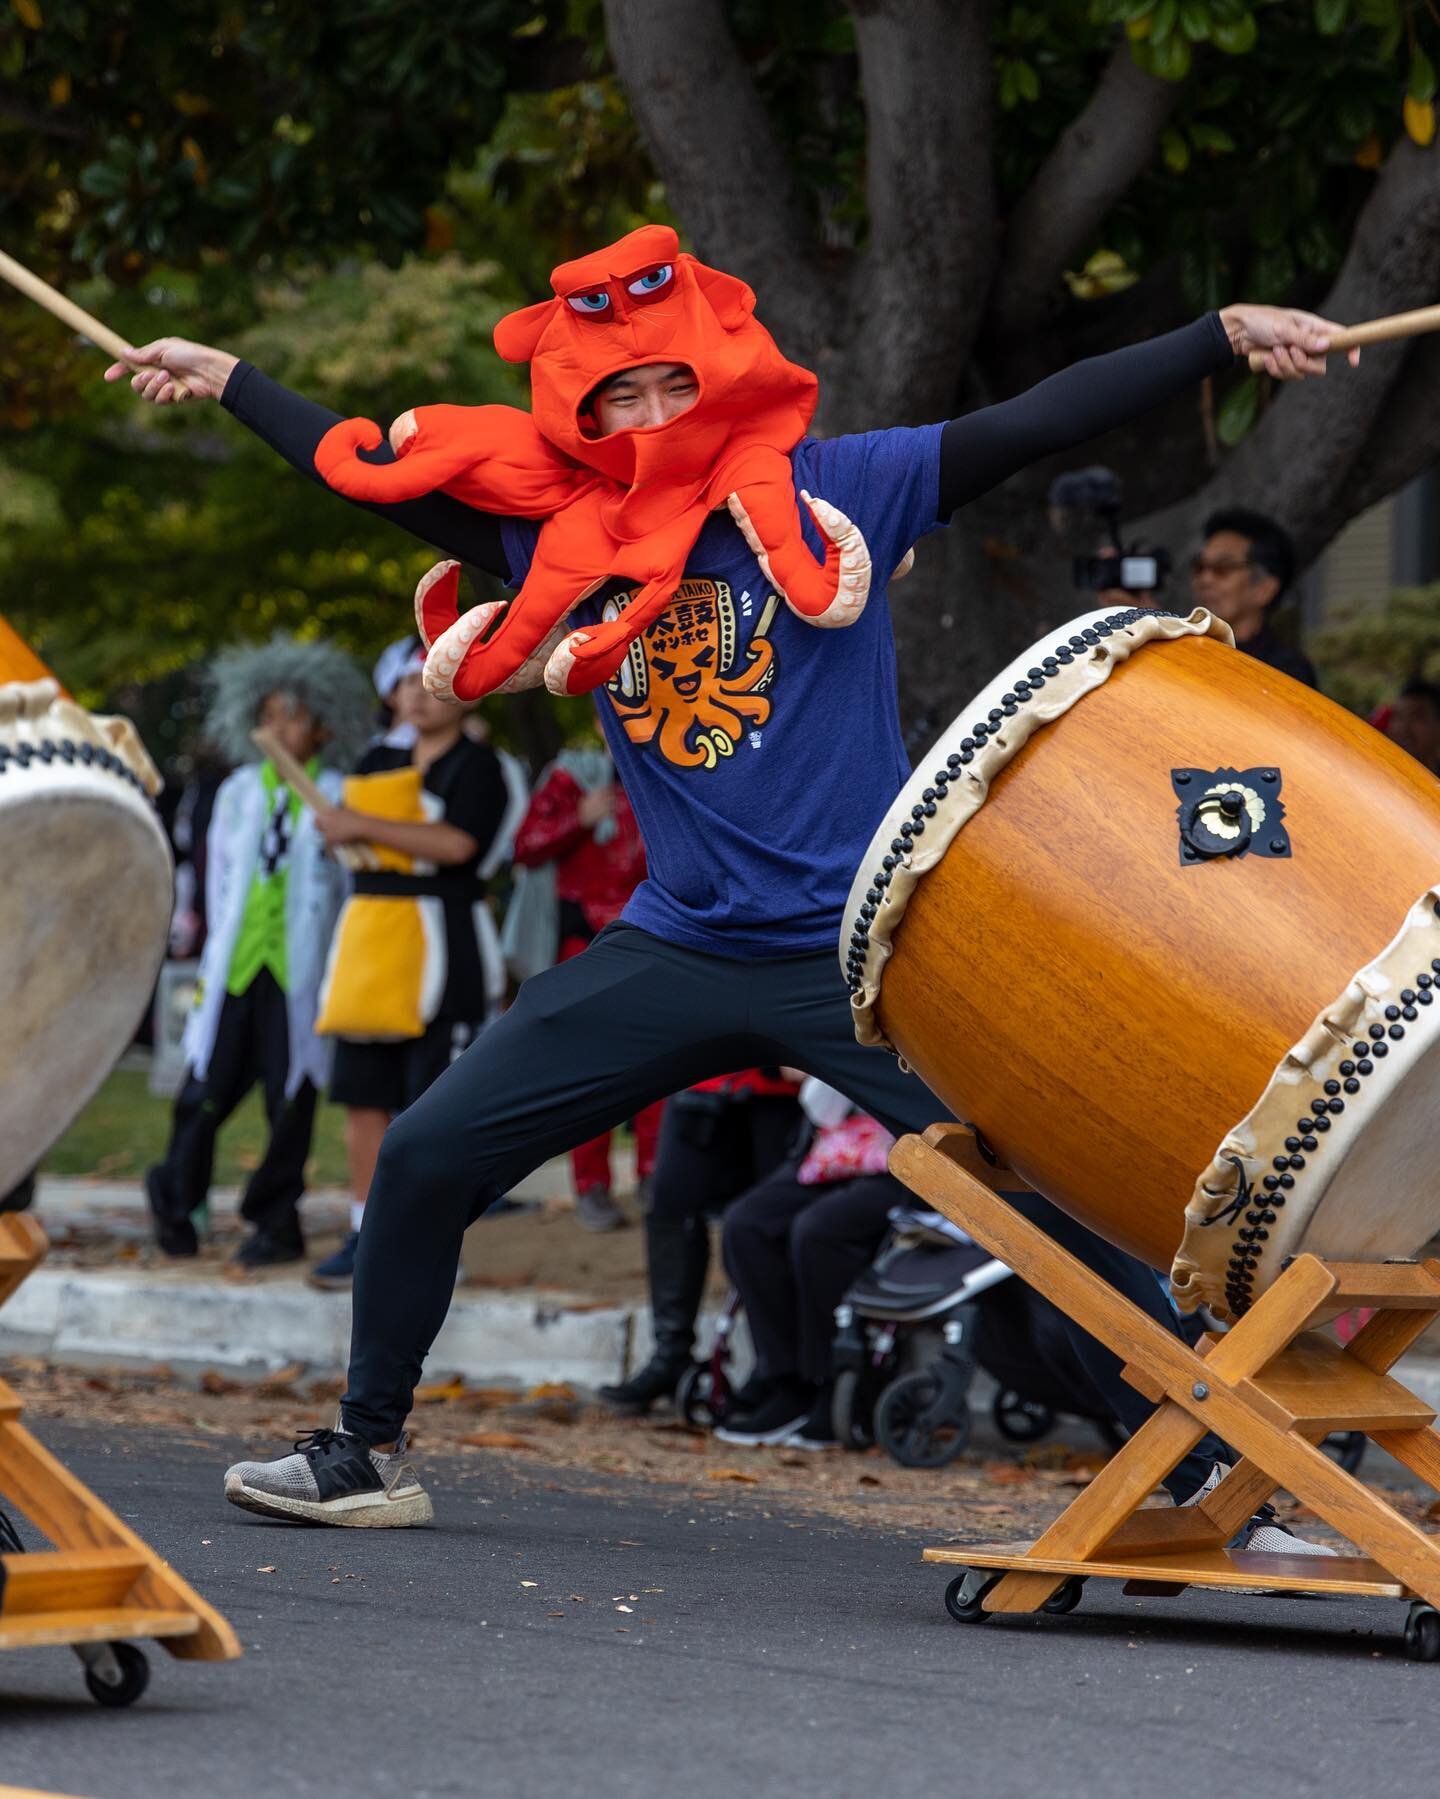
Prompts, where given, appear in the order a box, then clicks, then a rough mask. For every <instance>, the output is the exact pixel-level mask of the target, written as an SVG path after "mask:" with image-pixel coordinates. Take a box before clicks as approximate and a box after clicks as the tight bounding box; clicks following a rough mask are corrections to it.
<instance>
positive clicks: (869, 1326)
mask: <svg viewBox="0 0 1440 1799" xmlns="http://www.w3.org/2000/svg"><path fill="white" fill-rule="evenodd" d="M890 1223H891V1234H890V1236H889V1237H888V1238H887V1239H886V1241H885V1244H884V1245H883V1247H882V1248H881V1251H880V1254H879V1255H878V1256H877V1257H876V1259H875V1261H874V1262H873V1263H872V1265H871V1266H870V1267H869V1268H868V1269H867V1270H866V1271H865V1273H864V1274H863V1275H861V1277H860V1279H859V1280H858V1281H856V1282H855V1284H854V1286H853V1287H851V1289H850V1291H849V1293H847V1294H846V1296H845V1298H844V1300H843V1301H842V1302H841V1304H840V1305H839V1306H837V1307H836V1310H835V1324H836V1337H835V1399H834V1415H833V1421H834V1426H835V1435H836V1437H837V1438H838V1440H839V1441H840V1443H841V1444H842V1445H844V1446H845V1447H846V1448H850V1449H866V1448H868V1447H869V1446H870V1445H871V1444H872V1443H879V1444H880V1446H881V1447H882V1448H883V1449H884V1450H885V1451H886V1452H887V1453H888V1454H889V1455H891V1456H893V1458H894V1459H895V1460H896V1461H897V1462H899V1463H901V1464H902V1466H904V1467H907V1468H942V1467H944V1466H945V1464H946V1463H948V1462H951V1461H953V1460H954V1459H955V1457H956V1456H958V1455H959V1454H960V1453H961V1451H962V1450H963V1449H964V1448H965V1446H966V1444H967V1443H968V1442H969V1440H970V1429H971V1414H970V1404H969V1392H970V1385H971V1382H972V1381H973V1379H974V1377H975V1370H976V1367H977V1365H978V1366H979V1367H982V1368H984V1369H985V1370H986V1372H987V1373H988V1374H990V1375H992V1376H993V1377H994V1379H995V1380H996V1381H997V1382H998V1383H999V1388H1000V1390H999V1392H998V1393H997V1394H996V1396H995V1400H994V1404H993V1407H992V1414H993V1417H994V1420H995V1425H996V1428H997V1429H998V1430H999V1431H1000V1433H1001V1434H1002V1435H1003V1436H1005V1437H1008V1438H1009V1439H1010V1441H1011V1442H1015V1443H1033V1442H1036V1441H1037V1440H1038V1439H1039V1438H1041V1437H1043V1436H1045V1435H1046V1434H1047V1433H1048V1432H1049V1431H1050V1430H1051V1429H1053V1427H1054V1424H1055V1421H1056V1418H1057V1417H1058V1416H1059V1415H1060V1414H1062V1413H1067V1414H1069V1415H1070V1416H1072V1417H1078V1418H1084V1419H1086V1420H1088V1421H1089V1422H1090V1423H1091V1424H1093V1425H1094V1426H1095V1428H1096V1429H1097V1430H1098V1431H1099V1432H1100V1434H1101V1436H1102V1437H1104V1438H1105V1440H1106V1442H1107V1443H1109V1444H1110V1445H1111V1446H1112V1447H1117V1448H1118V1447H1119V1445H1120V1443H1121V1442H1122V1441H1123V1438H1122V1436H1121V1433H1120V1431H1119V1430H1118V1429H1117V1427H1116V1425H1115V1424H1114V1422H1113V1421H1112V1420H1111V1419H1110V1417H1109V1416H1108V1414H1107V1413H1106V1411H1105V1409H1104V1407H1103V1405H1102V1404H1101V1402H1100V1399H1099V1397H1098V1395H1097V1394H1096V1393H1095V1391H1094V1389H1093V1387H1092V1386H1091V1384H1090V1381H1089V1379H1088V1377H1087V1376H1086V1374H1085V1372H1084V1370H1083V1369H1082V1368H1081V1366H1080V1364H1079V1362H1078V1361H1077V1360H1076V1357H1075V1353H1074V1351H1073V1350H1072V1349H1071V1347H1070V1342H1069V1339H1068V1337H1067V1335H1066V1333H1065V1328H1064V1325H1063V1322H1062V1320H1061V1317H1060V1314H1059V1313H1058V1312H1057V1311H1056V1310H1055V1308H1054V1307H1053V1306H1052V1305H1050V1303H1049V1302H1048V1301H1047V1300H1044V1299H1042V1298H1041V1297H1040V1296H1039V1294H1037V1293H1035V1292H1033V1291H1032V1290H1031V1289H1030V1288H1028V1287H1027V1286H1025V1285H1024V1283H1023V1282H1021V1281H1018V1280H1016V1279H1015V1278H1014V1276H1013V1275H1012V1274H1011V1272H1010V1270H1009V1269H1008V1268H1007V1267H1006V1266H1005V1264H1004V1263H1003V1262H997V1261H995V1260H994V1259H993V1257H991V1256H990V1255H989V1254H988V1252H987V1251H985V1250H983V1249H981V1248H980V1247H979V1246H978V1245H977V1244H975V1243H972V1242H971V1241H970V1239H969V1238H968V1237H967V1236H966V1235H965V1233H964V1232H963V1231H962V1230H961V1229H960V1228H959V1226H958V1225H955V1224H952V1223H951V1222H950V1220H949V1219H948V1218H945V1217H943V1216H941V1214H939V1213H938V1212H929V1211H918V1210H914V1209H912V1208H911V1207H908V1206H896V1207H894V1208H893V1210H892V1211H891V1213H890Z"/></svg>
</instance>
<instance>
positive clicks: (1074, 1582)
mask: <svg viewBox="0 0 1440 1799" xmlns="http://www.w3.org/2000/svg"><path fill="white" fill-rule="evenodd" d="M1084 1592H1085V1582H1084V1581H1083V1580H1081V1578H1080V1576H1079V1575H1078V1574H1072V1575H1071V1576H1070V1578H1069V1580H1067V1581H1066V1582H1065V1584H1064V1586H1063V1587H1059V1588H1057V1590H1056V1591H1055V1592H1053V1593H1052V1594H1051V1595H1050V1597H1049V1598H1048V1599H1047V1600H1046V1601H1045V1603H1044V1605H1042V1606H1041V1607H1040V1609H1041V1611H1042V1612H1049V1613H1050V1615H1051V1616H1052V1617H1055V1618H1060V1617H1063V1616H1064V1615H1065V1613H1066V1612H1073V1611H1074V1610H1075V1607H1076V1606H1077V1605H1079V1603H1080V1600H1081V1597H1082V1596H1083V1594H1084Z"/></svg>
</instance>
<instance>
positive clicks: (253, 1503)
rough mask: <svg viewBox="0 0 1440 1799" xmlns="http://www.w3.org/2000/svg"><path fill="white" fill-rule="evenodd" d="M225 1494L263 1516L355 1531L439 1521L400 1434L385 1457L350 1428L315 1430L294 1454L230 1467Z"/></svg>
mask: <svg viewBox="0 0 1440 1799" xmlns="http://www.w3.org/2000/svg"><path fill="white" fill-rule="evenodd" d="M225 1497H226V1498H227V1499H228V1500H229V1501H230V1503H231V1505H238V1506H239V1507H241V1509H242V1510H244V1511H247V1512H258V1513H259V1514H260V1516H261V1517H262V1518H304V1519H308V1520H309V1521H310V1522H311V1523H313V1524H343V1525H349V1526H351V1527H352V1528H357V1529H371V1530H375V1529H380V1530H385V1529H396V1528H398V1527H400V1526H402V1525H406V1524H428V1523H429V1522H430V1521H431V1519H432V1518H433V1517H434V1516H435V1508H434V1506H432V1505H431V1503H430V1495H429V1494H428V1493H427V1492H426V1491H425V1489H424V1488H423V1487H422V1486H421V1485H420V1482H419V1481H418V1480H417V1479H416V1478H415V1470H414V1469H413V1468H411V1467H410V1465H409V1464H408V1463H407V1462H406V1460H405V1438H404V1436H403V1435H402V1436H401V1437H400V1439H399V1441H398V1442H397V1443H396V1445H395V1448H394V1450H393V1451H392V1452H391V1453H390V1454H388V1455H383V1454H382V1453H381V1452H380V1451H379V1450H378V1449H372V1448H371V1447H370V1445H369V1444H368V1443H363V1442H361V1440H360V1438H359V1437H354V1436H351V1435H350V1433H349V1432H348V1431H343V1430H312V1431H310V1432H309V1433H308V1434H307V1435H306V1436H303V1437H301V1438H300V1439H299V1440H298V1442H297V1443H296V1445H295V1453H294V1454H293V1455H282V1456H280V1457H279V1458H278V1459H277V1460H276V1461H273V1462H236V1464H235V1465H234V1467H233V1468H227V1469H226V1471H225Z"/></svg>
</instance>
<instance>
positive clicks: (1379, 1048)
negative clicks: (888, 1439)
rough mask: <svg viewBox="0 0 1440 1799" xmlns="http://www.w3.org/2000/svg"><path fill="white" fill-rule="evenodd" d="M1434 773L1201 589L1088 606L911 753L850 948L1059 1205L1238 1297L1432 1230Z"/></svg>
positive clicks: (880, 1036) (1230, 1305)
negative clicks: (1194, 600) (1126, 604)
mask: <svg viewBox="0 0 1440 1799" xmlns="http://www.w3.org/2000/svg"><path fill="white" fill-rule="evenodd" d="M1437 883H1440V784H1437V782H1436V780H1435V778H1434V777H1433V776H1432V775H1431V774H1430V773H1429V772H1428V771H1427V770H1425V769H1424V768H1422V767H1421V766H1420V765H1419V764H1418V763H1417V762H1415V761H1413V760H1412V759H1411V758H1410V757H1409V756H1407V755H1405V754H1404V753H1403V752H1402V751H1401V750H1399V749H1398V748H1396V746H1395V745H1394V744H1392V743H1390V742H1389V741H1388V740H1387V739H1386V738H1384V737H1383V736H1381V735H1380V734H1379V733H1378V732H1376V731H1374V730H1372V729H1371V728H1370V727H1369V726H1368V725H1366V724H1365V723H1363V722H1362V721H1361V720H1360V719H1358V718H1356V717H1354V716H1352V715H1351V714H1350V713H1348V712H1346V711H1344V710H1342V709H1341V708H1340V707H1339V706H1336V705H1334V704H1332V703H1331V702H1330V701H1328V700H1326V699H1325V698H1324V697H1323V696H1321V695H1319V694H1317V693H1314V692H1312V691H1311V690H1310V689H1308V688H1305V687H1303V686H1301V685H1299V684H1298V683H1296V682H1294V681H1292V680H1290V679H1289V678H1288V677H1286V676H1284V675H1281V674H1278V673H1276V672H1275V671H1274V670H1272V669H1270V668H1268V667H1266V666H1265V665H1264V664H1262V663H1260V662H1258V661H1256V660H1254V659H1252V658H1251V657H1249V656H1246V655H1244V654H1242V653H1240V652H1238V651H1237V650H1236V649H1235V648H1234V647H1233V645H1232V643H1231V642H1230V638H1229V632H1228V628H1227V627H1225V626H1224V625H1222V624H1220V623H1218V622H1217V621H1215V620H1214V619H1212V618H1211V617H1210V615H1209V614H1208V613H1204V612H1197V613H1195V614H1192V615H1191V616H1190V617H1189V618H1179V617H1175V616H1171V615H1166V614H1160V613H1156V612H1152V611H1148V610H1138V609H1137V610H1134V611H1126V612H1118V613H1116V612H1108V613H1107V612H1099V613H1093V614H1089V615H1087V616H1085V617H1084V618H1081V619H1078V620H1076V621H1075V622H1074V623H1073V624H1072V625H1070V626H1067V627H1065V628H1063V629H1062V630H1060V631H1059V632H1057V633H1055V634H1054V635H1053V637H1050V638H1047V639H1046V640H1044V641H1043V642H1042V643H1040V644H1038V645H1036V646H1035V647H1034V648H1033V649H1032V650H1031V651H1029V652H1027V654H1026V655H1025V656H1023V657H1021V658H1019V659H1018V660H1017V661H1016V662H1015V663H1014V664H1013V665H1012V666H1011V667H1010V668H1008V669H1007V670H1005V672H1004V673H1003V674H1002V675H1001V676H1000V677H999V678H998V679H997V680H996V681H995V682H994V683H992V684H991V686H990V687H989V688H987V689H986V691H985V692H984V693H983V694H982V695H981V696H980V697H979V698H978V699H977V700H976V701H975V703H974V704H972V705H971V706H969V707H967V708H966V709H965V710H964V711H963V712H962V713H961V714H960V716H959V718H958V719H957V721H956V723H955V724H954V726H952V728H951V729H950V730H949V731H948V732H947V733H946V734H945V735H944V736H943V737H942V739H941V740H940V742H939V743H938V744H937V745H936V746H935V748H934V749H933V750H932V751H931V752H930V753H929V754H927V756H926V757H924V758H923V759H922V761H921V763H920V765H919V767H918V769H917V771H916V773H915V775H914V776H913V777H912V779H911V780H910V782H909V783H908V784H907V785H906V787H905V789H904V791H903V792H902V793H901V795H900V796H899V798H898V799H897V801H896V803H895V805H894V807H893V808H892V809H891V811H890V813H889V814H888V815H887V817H886V819H885V820H884V821H883V823H882V825H881V827H880V829H879V830H878V831H877V832H876V835H875V838H874V840H873V842H872V844H871V847H870V850H869V851H868V853H867V855H866V858H865V861H864V862H863V864H862V866H861V868H860V871H859V873H858V874H857V876H856V880H855V883H854V887H853V889H852V893H851V898H850V904H849V907H848V909H847V915H846V923H845V928H844V932H843V935H842V940H841V945H840V956H841V962H842V965H843V967H844V969H845V973H846V978H847V982H848V984H849V987H850V992H851V1001H852V1006H853V1008H854V1012H855V1021H856V1029H857V1034H858V1035H859V1036H860V1037H861V1039H862V1040H864V1041H869V1042H873V1043H883V1044H888V1045H889V1046H890V1047H891V1048H892V1049H894V1050H895V1051H897V1052H898V1053H899V1054H900V1055H901V1056H903V1057H904V1059H905V1060H906V1061H907V1062H908V1063H909V1064H910V1065H911V1066H912V1067H913V1068H914V1069H915V1070H916V1072H917V1073H918V1074H919V1075H920V1076H921V1077H922V1078H923V1079H924V1080H925V1081H926V1083H927V1084H928V1085H929V1086H930V1088H931V1089H932V1090H933V1091H934V1092H935V1093H936V1094H937V1095H938V1096H939V1098H940V1099H941V1100H942V1101H943V1102H944V1103H945V1105H946V1106H948V1107H949V1108H950V1109H951V1110H952V1111H953V1112H954V1114H955V1115H956V1116H957V1117H960V1118H962V1119H965V1120H966V1121H967V1122H970V1123H973V1124H974V1125H975V1126H976V1127H977V1128H978V1129H979V1130H980V1131H981V1132H982V1133H983V1135H984V1136H985V1138H986V1139H987V1140H988V1141H989V1143H990V1144H992V1145H993V1146H994V1148H995V1150H996V1151H997V1153H998V1154H999V1155H1000V1156H1001V1157H1002V1158H1003V1159H1004V1161H1005V1162H1006V1163H1008V1164H1009V1165H1010V1166H1011V1167H1013V1168H1014V1169H1015V1170H1016V1171H1017V1172H1018V1173H1019V1174H1020V1175H1021V1176H1023V1177H1024V1178H1025V1179H1026V1180H1027V1181H1029V1182H1030V1183H1031V1184H1032V1185H1033V1186H1034V1187H1036V1188H1037V1189H1038V1190H1039V1191H1040V1192H1042V1193H1044V1194H1046V1195H1047V1196H1048V1197H1049V1198H1051V1199H1052V1200H1054V1201H1055V1202H1056V1203H1057V1204H1058V1205H1060V1206H1062V1207H1063V1208H1064V1209H1065V1210H1067V1211H1068V1212H1070V1213H1071V1214H1072V1215H1073V1216H1075V1217H1077V1218H1079V1219H1080V1220H1081V1221H1082V1222H1084V1223H1085V1224H1087V1225H1089V1226H1090V1227H1091V1228H1092V1229H1094V1230H1096V1231H1098V1232H1100V1233H1101V1234H1102V1235H1103V1236H1105V1237H1108V1238H1110V1239H1111V1240H1112V1241H1114V1242H1116V1243H1118V1244H1120V1245H1121V1246H1122V1247H1124V1248H1126V1249H1128V1250H1131V1251H1132V1252H1134V1253H1135V1254H1136V1255H1138V1256H1140V1257H1142V1258H1143V1259H1144V1260H1146V1261H1148V1262H1150V1263H1151V1264H1153V1265H1154V1266H1155V1267H1156V1268H1159V1269H1172V1264H1173V1279H1174V1281H1175V1285H1176V1290H1177V1293H1178V1294H1179V1296H1180V1298H1181V1300H1182V1303H1184V1304H1187V1305H1194V1304H1196V1303H1199V1302H1200V1301H1201V1300H1205V1301H1207V1302H1208V1303H1210V1304H1211V1305H1212V1306H1213V1307H1214V1308H1215V1309H1216V1310H1217V1311H1219V1312H1221V1313H1222V1314H1226V1315H1229V1316H1231V1317H1234V1316H1238V1315H1240V1314H1242V1313H1243V1312H1244V1311H1245V1309H1246V1308H1247V1307H1248V1305H1249V1304H1251V1303H1252V1302H1253V1299H1254V1298H1255V1297H1256V1295H1257V1294H1258V1293H1260V1292H1262V1291H1263V1290H1264V1288H1265V1287H1266V1286H1267V1285H1268V1284H1269V1283H1270V1282H1271V1281H1273V1280H1274V1279H1275V1278H1276V1276H1277V1275H1278V1273H1279V1272H1280V1270H1281V1269H1282V1267H1283V1266H1284V1265H1285V1262H1286V1260H1287V1259H1288V1258H1289V1257H1290V1256H1293V1255H1294V1254H1296V1253H1298V1252H1299V1251H1300V1250H1301V1249H1302V1248H1304V1249H1308V1250H1314V1251H1316V1252H1317V1253H1321V1254H1326V1255H1331V1256H1336V1257H1342V1258H1345V1259H1366V1258H1371V1259H1378V1258H1386V1257H1403V1256H1406V1255H1409V1254H1412V1253H1413V1252H1414V1251H1415V1250H1416V1248H1417V1247H1418V1246H1419V1245H1420V1244H1422V1243H1423V1242H1424V1241H1426V1240H1427V1239H1428V1238H1429V1237H1430V1236H1431V1235H1432V1233H1434V1232H1435V1231H1436V1230H1437V1229H1440V1183H1437V1182H1436V1180H1435V1159H1436V1158H1435V1151H1436V1144H1435V1137H1434V1128H1433V1127H1434V1126H1435V1125H1436V1124H1440V1111H1437V1102H1440V1003H1437V1002H1436V1001H1435V999H1434V994H1435V992H1436V983H1437V981H1440V917H1437V902H1440V890H1437Z"/></svg>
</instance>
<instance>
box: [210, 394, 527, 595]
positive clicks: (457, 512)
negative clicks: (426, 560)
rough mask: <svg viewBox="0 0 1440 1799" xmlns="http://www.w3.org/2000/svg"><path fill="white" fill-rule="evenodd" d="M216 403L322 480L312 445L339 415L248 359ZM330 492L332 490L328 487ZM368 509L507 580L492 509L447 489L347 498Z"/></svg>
mask: <svg viewBox="0 0 1440 1799" xmlns="http://www.w3.org/2000/svg"><path fill="white" fill-rule="evenodd" d="M220 404H221V405H222V406H223V407H224V408H225V410H226V411H227V412H230V413H233V414H234V416H235V417H236V418H237V419H239V421H240V423H241V424H242V425H248V426H249V428H250V429H251V430H252V431H253V432H254V433H255V435H256V436H257V437H258V438H260V439H261V440H262V442H264V443H267V444H269V446H270V448H271V449H272V450H275V451H277V452H278V453H279V454H280V455H281V456H283V457H284V458H285V460H286V461H287V462H288V463H289V464H290V465H291V467H292V468H297V469H299V471H300V473H301V474H302V475H308V476H309V478H310V479H311V480H312V481H314V482H315V483H316V484H317V485H318V486H321V487H324V485H325V483H324V482H323V481H322V480H321V479H320V476H319V475H318V474H317V473H316V471H315V449H316V446H317V445H318V444H319V442H320V439H321V438H322V437H323V436H324V435H325V433H326V432H327V431H328V430H329V429H330V427H331V426H332V425H336V424H339V422H340V414H339V413H338V412H331V411H330V410H329V409H328V408H327V407H324V406H319V405H317V404H316V403H315V401H314V400H306V399H303V398H302V397H301V396H300V395H299V394H297V393H292V392H291V391H290V389H289V388H288V387H282V386H281V385H280V383H279V382H278V381H272V380H271V379H270V377H269V376H268V375H262V374H261V372H260V370H259V369H257V368H256V367H255V366H254V364H253V363H249V362H240V363H237V364H236V365H235V368H234V369H233V370H232V372H231V375H230V379H229V380H228V381H227V382H226V383H225V391H224V393H223V394H221V396H220ZM366 460H367V461H370V462H393V461H394V460H395V455H394V452H393V451H392V450H391V448H390V446H389V445H388V444H382V445H381V446H380V448H379V449H378V450H374V451H371V452H370V453H369V454H368V455H367V457H366ZM330 491H333V490H330ZM352 503H353V504H355V505H358V506H362V507H363V508H364V509H365V511H366V512H373V513H375V514H376V516H377V517H379V518H388V519H393V520H394V522H395V523H396V524H397V525H403V526H404V528H405V529H406V530H407V531H410V532H413V533H414V535H415V536H416V537H418V538H421V539H422V540H423V541H424V542H425V543H433V544H434V545H436V547H437V548H439V549H442V550H444V551H445V553H446V555H447V556H454V557H455V558H456V559H457V560H458V561H461V562H473V563H474V564H475V566H476V567H477V568H483V569H484V570H485V571H486V573H487V574H491V575H499V577H500V578H501V580H502V581H508V580H509V579H510V567H509V563H508V562H507V560H506V557H505V545H504V541H503V539H502V538H501V535H500V520H499V519H498V518H497V517H495V515H494V514H493V513H489V512H478V511H476V509H475V508H474V507H473V506H466V505H465V504H464V503H463V502H462V501H460V500H452V499H451V498H450V496H449V495H448V494H442V493H436V494H429V495H427V496H426V497H425V498H424V499H423V500H399V501H397V502H396V503H395V504H394V505H390V506H386V505H381V504H377V503H374V502H371V501H368V500H357V501H354V502H352Z"/></svg>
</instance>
